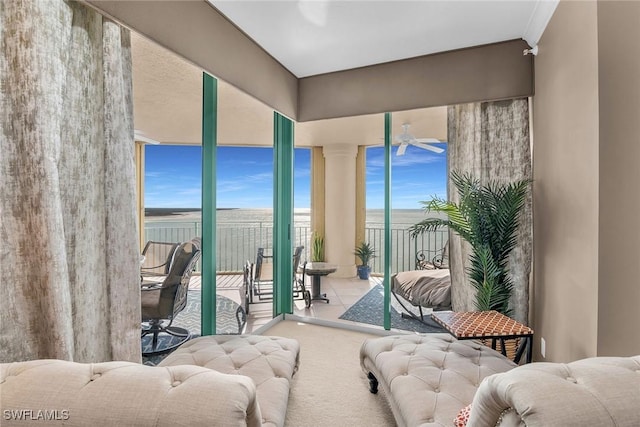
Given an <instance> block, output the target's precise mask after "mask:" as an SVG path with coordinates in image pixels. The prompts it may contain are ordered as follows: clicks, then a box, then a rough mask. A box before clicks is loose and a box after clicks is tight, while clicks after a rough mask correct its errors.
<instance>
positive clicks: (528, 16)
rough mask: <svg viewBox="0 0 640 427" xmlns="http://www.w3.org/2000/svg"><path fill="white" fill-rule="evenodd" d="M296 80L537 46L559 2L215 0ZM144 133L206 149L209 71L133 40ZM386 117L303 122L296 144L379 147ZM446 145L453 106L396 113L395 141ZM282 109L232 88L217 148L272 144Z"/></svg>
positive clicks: (225, 92) (222, 105) (222, 94)
mask: <svg viewBox="0 0 640 427" xmlns="http://www.w3.org/2000/svg"><path fill="white" fill-rule="evenodd" d="M207 1H209V2H210V3H212V4H213V5H214V6H215V7H216V8H218V9H219V10H220V11H221V12H222V13H224V14H225V15H226V16H227V17H228V18H230V19H231V20H232V21H234V23H235V24H236V26H238V27H239V28H240V29H241V30H243V31H244V32H245V33H247V34H248V35H249V36H250V37H252V38H253V39H254V40H255V41H256V42H257V43H258V44H260V45H261V46H262V47H263V48H264V49H265V50H267V51H268V52H269V53H270V54H271V55H272V56H274V57H275V58H276V59H277V60H279V61H280V62H281V63H282V64H283V65H284V66H285V67H286V68H288V69H289V70H291V71H292V72H293V73H294V74H296V75H297V76H299V77H300V76H307V75H313V74H318V73H323V72H327V71H335V70H342V69H349V68H353V67H358V66H364V65H371V64H375V63H379V62H385V61H390V60H396V59H403V58H408V57H413V56H418V55H424V54H428V53H434V52H438V51H443V50H450V49H456V48H463V47H470V46H475V45H481V44H486V43H491V42H498V41H504V40H511V39H516V38H524V39H525V40H527V42H528V43H529V44H530V45H534V44H536V43H537V41H538V39H539V38H540V36H541V35H542V32H543V31H544V28H545V26H546V24H547V23H548V21H549V19H550V18H551V15H552V14H553V12H554V10H555V7H556V5H557V1H556V0H553V1H531V0H505V1H484V0H476V1H456V0H450V1H428V0H416V1H390V0H386V1H382V0H380V1H352V0H350V1H333V0H332V1H327V0H300V1H294V0H289V1H271V0H263V1H244V0H234V1H219V0H207ZM132 59H133V85H134V87H133V89H134V121H135V128H136V129H137V130H139V131H141V132H143V133H144V134H145V135H146V136H147V137H150V138H152V139H155V140H157V141H160V142H161V143H166V144H200V143H201V105H202V86H201V85H202V70H200V69H199V68H198V67H195V66H194V65H192V64H190V63H187V62H186V61H184V60H183V59H181V58H179V57H177V56H176V55H174V54H173V53H171V52H169V51H167V50H165V49H164V48H162V47H160V46H158V45H156V44H154V43H153V42H150V41H148V40H146V39H144V38H143V37H141V36H138V35H136V34H133V36H132ZM382 123H383V119H382V115H380V114H375V115H369V116H361V117H355V118H341V119H332V120H321V121H317V122H308V123H298V124H296V129H295V139H296V145H297V146H312V145H327V144H335V143H351V144H359V145H376V144H379V143H380V138H381V137H382V136H383V128H382ZM403 123H410V124H411V129H410V130H411V133H412V134H414V135H415V136H416V137H419V138H422V137H433V138H438V139H441V140H445V139H446V107H439V108H429V109H419V110H413V111H404V112H397V113H394V115H393V129H392V132H393V134H399V133H400V132H401V131H402V129H401V125H402V124H403ZM272 139H273V110H272V109H271V108H269V107H267V106H265V105H264V104H262V103H261V102H259V101H257V100H255V99H254V98H252V97H250V96H248V95H246V94H244V93H243V92H241V91H239V90H237V89H235V88H234V87H232V86H231V85H229V84H226V83H225V82H223V81H219V88H218V143H219V144H221V145H271V144H272Z"/></svg>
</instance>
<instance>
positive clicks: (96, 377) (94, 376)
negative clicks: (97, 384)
mask: <svg viewBox="0 0 640 427" xmlns="http://www.w3.org/2000/svg"><path fill="white" fill-rule="evenodd" d="M101 376H102V374H93V375H92V376H91V381H95V380H97V379H98V378H100V377H101Z"/></svg>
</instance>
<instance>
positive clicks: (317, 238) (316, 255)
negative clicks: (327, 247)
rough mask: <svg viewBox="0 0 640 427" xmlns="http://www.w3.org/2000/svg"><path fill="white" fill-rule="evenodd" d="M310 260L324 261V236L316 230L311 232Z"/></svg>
mask: <svg viewBox="0 0 640 427" xmlns="http://www.w3.org/2000/svg"><path fill="white" fill-rule="evenodd" d="M311 261H312V262H322V261H324V236H323V235H322V234H320V233H318V232H316V231H314V232H313V233H311Z"/></svg>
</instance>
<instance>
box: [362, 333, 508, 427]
mask: <svg viewBox="0 0 640 427" xmlns="http://www.w3.org/2000/svg"><path fill="white" fill-rule="evenodd" d="M360 364H361V366H362V369H363V370H364V372H365V374H367V376H368V378H369V383H370V391H371V392H372V393H376V392H377V390H378V384H380V385H381V386H382V389H383V390H384V392H385V394H386V396H387V399H388V401H389V405H390V406H391V410H392V411H393V415H394V417H395V419H396V423H397V424H398V426H400V427H403V426H451V425H453V419H454V418H455V417H456V415H457V414H458V412H459V411H460V410H461V409H462V408H464V407H465V406H467V405H469V404H470V403H471V401H472V400H473V397H474V395H475V393H476V390H477V388H478V386H479V385H480V382H481V381H482V380H483V379H484V378H485V377H487V376H489V375H493V374H496V373H500V372H505V371H509V370H510V369H512V368H514V367H516V364H515V363H513V362H512V361H510V360H508V359H507V358H506V357H504V356H502V355H501V354H500V353H498V352H496V351H494V350H492V349H490V348H489V347H486V346H484V345H482V344H479V343H476V342H473V341H458V340H456V339H455V338H453V337H452V336H450V335H448V334H422V335H393V336H387V337H381V338H371V339H367V340H365V342H364V343H363V344H362V347H361V349H360Z"/></svg>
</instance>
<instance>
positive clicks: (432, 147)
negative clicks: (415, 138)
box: [413, 142, 444, 154]
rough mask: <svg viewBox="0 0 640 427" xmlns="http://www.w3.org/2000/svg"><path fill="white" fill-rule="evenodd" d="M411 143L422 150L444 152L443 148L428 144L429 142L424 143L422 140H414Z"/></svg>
mask: <svg viewBox="0 0 640 427" xmlns="http://www.w3.org/2000/svg"><path fill="white" fill-rule="evenodd" d="M413 145H415V146H416V147H420V148H422V149H424V150H430V151H433V152H434V153H438V154H440V153H444V150H443V149H442V148H440V147H434V146H433V145H429V144H424V143H422V142H414V143H413Z"/></svg>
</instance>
